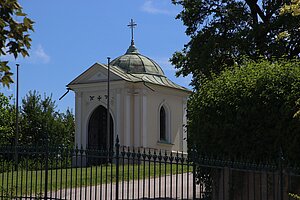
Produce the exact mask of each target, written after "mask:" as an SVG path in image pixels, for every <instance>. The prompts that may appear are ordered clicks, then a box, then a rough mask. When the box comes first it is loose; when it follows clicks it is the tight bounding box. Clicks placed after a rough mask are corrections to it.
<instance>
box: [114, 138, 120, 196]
mask: <svg viewBox="0 0 300 200" xmlns="http://www.w3.org/2000/svg"><path fill="white" fill-rule="evenodd" d="M119 142H120V141H119V136H118V135H117V139H116V145H115V146H116V200H118V199H119V158H120V157H119V154H120V143H119Z"/></svg>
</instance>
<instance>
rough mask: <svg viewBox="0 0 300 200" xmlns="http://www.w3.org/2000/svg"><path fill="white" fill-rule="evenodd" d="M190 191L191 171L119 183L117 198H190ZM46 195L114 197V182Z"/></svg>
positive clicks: (91, 198) (66, 197)
mask: <svg viewBox="0 0 300 200" xmlns="http://www.w3.org/2000/svg"><path fill="white" fill-rule="evenodd" d="M171 182H172V184H171ZM176 186H177V187H176ZM192 193H193V176H192V173H184V174H177V175H176V174H175V175H172V176H170V175H168V176H163V177H161V178H150V179H145V180H144V181H143V180H131V181H129V182H127V181H126V182H124V184H122V182H120V183H119V199H176V197H177V198H178V199H192ZM48 197H52V198H53V199H73V200H75V199H76V200H81V199H90V200H95V199H116V184H115V183H112V184H107V185H105V184H102V185H97V186H87V187H83V188H81V189H80V188H76V189H75V188H72V189H65V190H62V191H57V192H52V193H51V194H48Z"/></svg>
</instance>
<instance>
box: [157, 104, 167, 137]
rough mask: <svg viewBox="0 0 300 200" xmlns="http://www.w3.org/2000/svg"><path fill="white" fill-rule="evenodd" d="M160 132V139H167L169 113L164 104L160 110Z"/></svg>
mask: <svg viewBox="0 0 300 200" xmlns="http://www.w3.org/2000/svg"><path fill="white" fill-rule="evenodd" d="M159 112H160V113H159V122H160V123H159V125H160V127H159V133H160V140H161V141H167V115H166V110H165V108H164V107H163V106H162V107H161V108H160V111H159Z"/></svg>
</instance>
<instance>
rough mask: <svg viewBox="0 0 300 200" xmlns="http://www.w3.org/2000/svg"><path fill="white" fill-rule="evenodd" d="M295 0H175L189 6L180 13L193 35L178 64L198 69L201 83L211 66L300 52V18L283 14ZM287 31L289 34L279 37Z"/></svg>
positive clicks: (185, 70)
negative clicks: (285, 8)
mask: <svg viewBox="0 0 300 200" xmlns="http://www.w3.org/2000/svg"><path fill="white" fill-rule="evenodd" d="M290 2H291V0H285V1H283V0H276V1H274V0H262V1H258V0H241V1H240V0H227V1H226V0H203V1H199V0H173V3H174V4H176V5H181V6H182V7H183V10H182V11H181V12H180V14H179V15H178V16H177V19H181V20H182V21H183V23H184V25H185V26H186V27H187V28H186V34H187V35H188V36H190V37H191V39H190V41H189V42H188V43H187V44H186V45H185V46H184V48H183V50H182V51H181V52H175V53H174V54H173V57H172V58H171V62H172V64H174V65H175V67H176V68H177V69H178V72H177V75H184V76H185V75H188V74H189V73H192V75H193V80H192V84H193V85H194V87H195V89H198V88H199V86H200V85H201V80H202V78H203V77H209V76H210V75H211V72H213V73H215V74H219V73H220V72H221V71H222V70H223V69H224V68H226V67H229V66H233V65H234V64H236V63H241V62H242V60H243V59H242V58H243V57H244V56H248V57H249V58H251V59H253V60H257V59H259V58H261V57H264V58H268V59H276V58H281V57H283V56H284V57H286V58H287V59H291V58H294V57H298V56H299V53H300V46H299V42H300V37H299V35H300V34H299V33H300V30H299V19H300V16H294V17H291V16H292V14H291V13H284V14H282V15H280V8H281V7H282V6H283V5H284V3H290ZM284 31H287V32H288V33H289V34H290V38H289V39H278V34H279V33H282V32H284Z"/></svg>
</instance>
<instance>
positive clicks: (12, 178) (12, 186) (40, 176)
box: [0, 163, 192, 196]
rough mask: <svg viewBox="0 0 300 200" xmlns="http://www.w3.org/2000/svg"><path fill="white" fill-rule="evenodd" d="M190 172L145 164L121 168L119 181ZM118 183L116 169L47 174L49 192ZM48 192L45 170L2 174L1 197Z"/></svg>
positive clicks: (113, 167)
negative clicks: (46, 190)
mask: <svg viewBox="0 0 300 200" xmlns="http://www.w3.org/2000/svg"><path fill="white" fill-rule="evenodd" d="M171 166H172V174H175V173H177V172H178V173H179V174H180V173H182V172H188V171H191V169H192V168H191V167H189V168H188V167H187V166H180V165H178V166H176V164H172V165H171V164H161V165H159V164H158V163H156V165H154V164H153V163H151V164H150V165H149V163H146V164H145V165H143V164H141V165H137V164H134V165H131V164H130V165H127V164H126V165H124V166H122V165H119V181H128V180H133V179H144V178H149V177H159V175H160V176H164V175H170V174H171ZM111 182H116V165H115V164H112V165H102V166H93V167H86V168H68V169H51V170H48V191H50V190H52V191H56V190H60V189H65V188H71V187H85V186H89V185H99V184H105V183H111ZM44 188H45V170H37V171H25V170H19V171H18V174H17V172H16V171H14V172H4V173H0V195H1V196H3V195H4V196H6V195H10V196H14V195H15V194H17V195H20V194H22V195H24V194H42V193H44Z"/></svg>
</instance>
